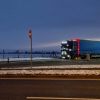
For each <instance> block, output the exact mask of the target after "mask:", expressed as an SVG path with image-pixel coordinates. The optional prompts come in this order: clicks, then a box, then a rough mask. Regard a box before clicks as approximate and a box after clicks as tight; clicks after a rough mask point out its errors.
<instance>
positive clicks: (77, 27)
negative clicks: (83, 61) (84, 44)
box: [0, 0, 100, 50]
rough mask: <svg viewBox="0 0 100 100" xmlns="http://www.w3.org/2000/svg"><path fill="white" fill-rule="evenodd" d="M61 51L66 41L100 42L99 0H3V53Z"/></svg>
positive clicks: (0, 30)
mask: <svg viewBox="0 0 100 100" xmlns="http://www.w3.org/2000/svg"><path fill="white" fill-rule="evenodd" d="M29 29H32V35H33V36H32V39H33V41H32V43H33V49H34V50H37V49H38V50H40V49H41V50H45V49H51V50H56V49H60V43H61V41H63V40H67V39H72V38H82V39H84V38H89V39H91V38H98V39H99V38H100V0H0V49H29V47H30V40H29V37H28V31H29Z"/></svg>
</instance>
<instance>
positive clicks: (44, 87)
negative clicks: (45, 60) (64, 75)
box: [0, 79, 100, 100]
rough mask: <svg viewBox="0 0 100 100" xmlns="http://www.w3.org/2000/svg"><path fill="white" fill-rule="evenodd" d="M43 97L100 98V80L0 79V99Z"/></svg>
mask: <svg viewBox="0 0 100 100" xmlns="http://www.w3.org/2000/svg"><path fill="white" fill-rule="evenodd" d="M39 97H40V98H41V99H40V98H39ZM43 98H45V100H49V99H50V100H51V99H52V100H54V99H55V100H74V99H67V98H91V100H92V99H93V98H95V99H96V98H97V99H100V80H75V79H74V80H72V79H71V80H67V79H0V100H33V99H34V100H44V99H43ZM47 98H48V99H47ZM58 98H62V99H58ZM65 98H66V99H65ZM75 100H78V99H75ZM82 100H83V99H82ZM84 100H86V99H84ZM88 100H89V99H88Z"/></svg>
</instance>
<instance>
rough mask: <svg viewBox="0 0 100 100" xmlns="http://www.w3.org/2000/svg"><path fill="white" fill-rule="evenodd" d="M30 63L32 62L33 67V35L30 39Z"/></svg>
mask: <svg viewBox="0 0 100 100" xmlns="http://www.w3.org/2000/svg"><path fill="white" fill-rule="evenodd" d="M30 64H31V68H32V37H31V39H30Z"/></svg>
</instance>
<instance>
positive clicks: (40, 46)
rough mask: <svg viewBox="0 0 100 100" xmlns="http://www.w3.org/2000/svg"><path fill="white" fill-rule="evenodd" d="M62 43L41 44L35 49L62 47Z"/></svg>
mask: <svg viewBox="0 0 100 100" xmlns="http://www.w3.org/2000/svg"><path fill="white" fill-rule="evenodd" d="M60 44H61V41H57V42H49V43H41V44H37V45H35V46H33V47H34V48H51V47H60Z"/></svg>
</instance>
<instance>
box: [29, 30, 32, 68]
mask: <svg viewBox="0 0 100 100" xmlns="http://www.w3.org/2000/svg"><path fill="white" fill-rule="evenodd" d="M28 36H29V38H30V65H31V66H32V30H31V29H30V30H29V33H28Z"/></svg>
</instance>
